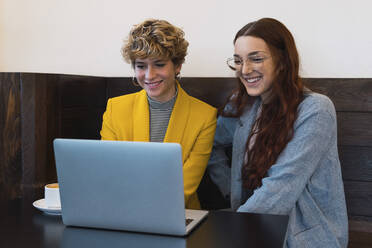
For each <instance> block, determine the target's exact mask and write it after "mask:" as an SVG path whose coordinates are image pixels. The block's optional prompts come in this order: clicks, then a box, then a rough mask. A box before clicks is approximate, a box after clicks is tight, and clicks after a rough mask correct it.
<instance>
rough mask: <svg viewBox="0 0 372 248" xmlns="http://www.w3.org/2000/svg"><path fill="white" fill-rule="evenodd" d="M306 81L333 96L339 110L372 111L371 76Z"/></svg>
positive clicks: (332, 98)
mask: <svg viewBox="0 0 372 248" xmlns="http://www.w3.org/2000/svg"><path fill="white" fill-rule="evenodd" d="M304 82H305V84H306V85H308V86H309V87H310V88H311V89H312V90H314V91H316V92H319V93H322V94H325V95H327V96H328V97H329V98H331V100H332V101H333V103H334V104H335V106H336V109H337V111H362V112H372V97H371V96H372V79H371V78H346V79H340V78H307V79H304Z"/></svg>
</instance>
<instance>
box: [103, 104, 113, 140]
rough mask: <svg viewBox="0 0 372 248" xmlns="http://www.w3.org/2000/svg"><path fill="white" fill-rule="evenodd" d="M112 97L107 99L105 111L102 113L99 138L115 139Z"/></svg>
mask: <svg viewBox="0 0 372 248" xmlns="http://www.w3.org/2000/svg"><path fill="white" fill-rule="evenodd" d="M112 117H113V116H112V99H109V100H108V101H107V106H106V111H105V113H104V114H103V120H102V129H101V132H100V134H101V140H117V136H116V134H115V129H114V127H113V121H112Z"/></svg>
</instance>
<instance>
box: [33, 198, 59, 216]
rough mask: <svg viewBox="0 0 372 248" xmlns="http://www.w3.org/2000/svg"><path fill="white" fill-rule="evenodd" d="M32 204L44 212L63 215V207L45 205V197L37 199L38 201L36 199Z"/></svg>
mask: <svg viewBox="0 0 372 248" xmlns="http://www.w3.org/2000/svg"><path fill="white" fill-rule="evenodd" d="M32 205H33V206H34V207H35V208H37V209H39V210H40V211H43V212H44V213H46V214H52V215H61V213H62V212H61V208H60V207H59V208H58V207H57V208H55V207H48V206H46V205H45V199H40V200H37V201H34V203H32Z"/></svg>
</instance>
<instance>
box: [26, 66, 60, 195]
mask: <svg viewBox="0 0 372 248" xmlns="http://www.w3.org/2000/svg"><path fill="white" fill-rule="evenodd" d="M20 80H21V89H22V90H21V91H22V99H21V106H22V111H21V112H22V157H23V164H22V169H23V179H22V187H23V189H24V195H25V196H27V197H30V198H36V197H41V196H42V193H43V186H44V185H45V184H46V183H50V182H55V181H56V180H57V177H56V172H55V165H54V157H53V149H52V146H51V142H52V139H53V137H54V135H55V134H56V133H57V128H58V126H57V125H56V124H57V120H58V116H57V115H56V114H55V113H56V112H57V111H56V110H57V109H58V106H59V104H58V97H57V82H58V77H57V76H56V75H49V74H34V73H22V74H21V75H20Z"/></svg>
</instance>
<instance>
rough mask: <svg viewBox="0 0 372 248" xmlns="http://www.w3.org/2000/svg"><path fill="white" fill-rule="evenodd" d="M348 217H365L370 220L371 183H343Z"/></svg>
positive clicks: (371, 211) (371, 214) (371, 215)
mask: <svg viewBox="0 0 372 248" xmlns="http://www.w3.org/2000/svg"><path fill="white" fill-rule="evenodd" d="M344 186H345V196H346V203H347V210H348V215H349V216H353V215H355V216H359V217H360V216H366V219H371V220H372V190H371V189H372V182H362V181H344Z"/></svg>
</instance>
